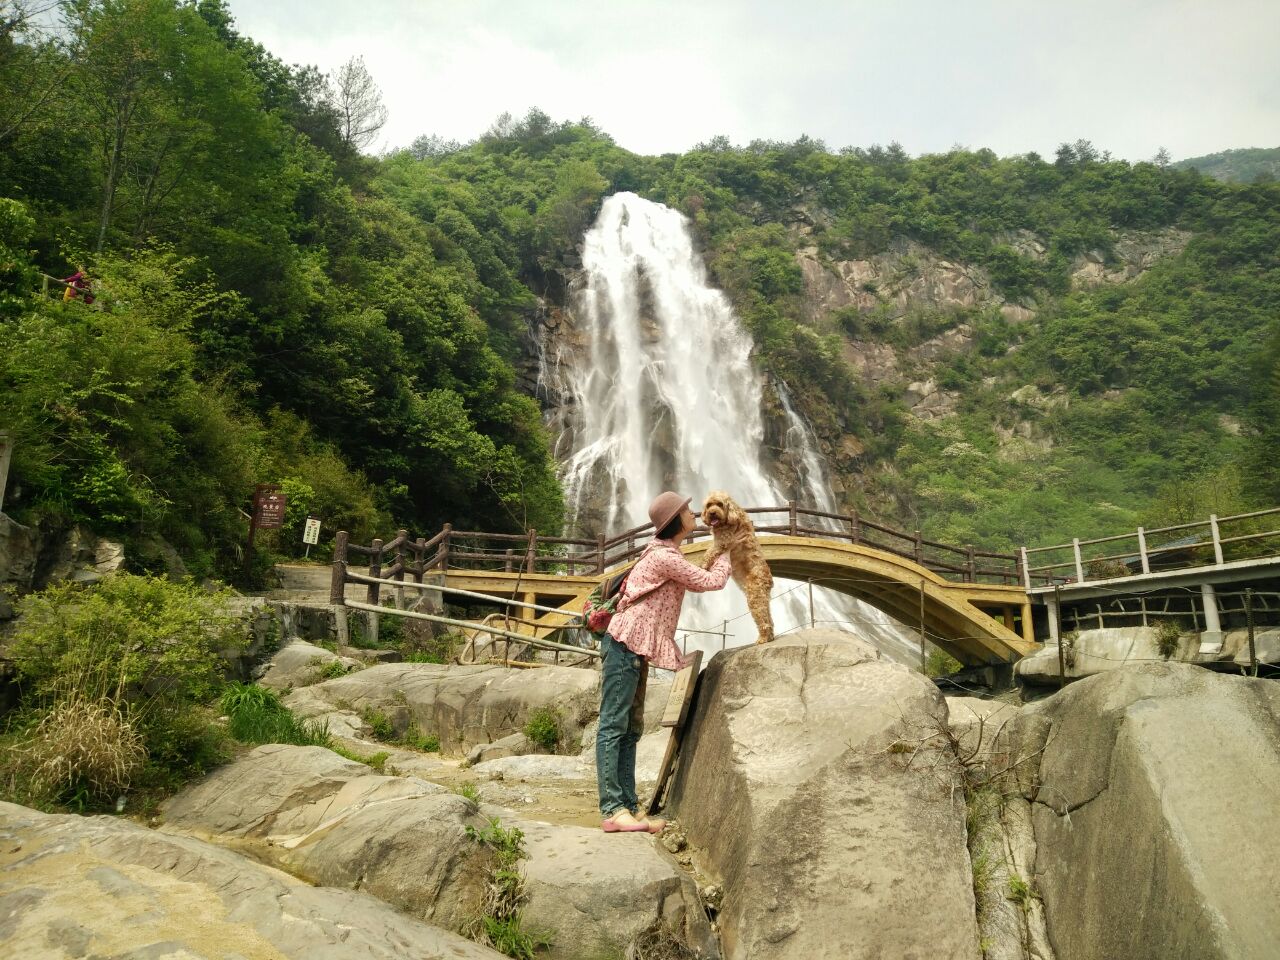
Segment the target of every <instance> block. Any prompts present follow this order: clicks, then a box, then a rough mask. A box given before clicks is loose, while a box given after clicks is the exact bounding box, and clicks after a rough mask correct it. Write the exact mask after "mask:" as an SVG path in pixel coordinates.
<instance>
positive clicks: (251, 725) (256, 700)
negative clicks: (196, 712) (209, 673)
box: [220, 684, 332, 747]
mask: <svg viewBox="0 0 1280 960" xmlns="http://www.w3.org/2000/svg"><path fill="white" fill-rule="evenodd" d="M220 704H221V707H222V711H223V713H225V714H226V715H227V730H228V732H229V733H230V734H231V736H233V737H235V738H236V739H237V740H239V741H240V742H241V743H252V744H259V743H292V744H296V745H298V746H304V747H312V746H314V747H328V746H331V745H332V738H331V737H330V736H329V727H328V724H327V723H324V724H321V723H317V722H315V721H307V720H299V719H298V718H297V717H296V716H294V714H293V712H292V711H291V710H289V708H288V707H286V706H285V705H284V704H283V703H281V702H280V696H279V695H278V694H277V693H276V692H275V691H274V690H269V689H267V688H266V687H259V686H258V685H256V684H232V685H231V686H230V687H228V688H227V690H226V692H224V693H223V694H222V699H221V701H220Z"/></svg>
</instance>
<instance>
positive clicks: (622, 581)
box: [582, 543, 662, 634]
mask: <svg viewBox="0 0 1280 960" xmlns="http://www.w3.org/2000/svg"><path fill="white" fill-rule="evenodd" d="M652 548H653V544H652V543H651V544H649V546H647V547H645V548H644V551H643V552H642V553H641V554H640V557H639V558H638V559H637V560H636V562H635V563H634V564H632V565H631V567H630V568H629V569H627V570H624V571H622V572H621V573H615V574H614V575H613V576H612V577H606V578H605V579H604V580H602V581H600V583H599V585H598V586H597V587H596V588H595V589H594V590H592V591H591V593H589V594H588V595H587V599H586V602H585V603H583V605H582V613H583V616H584V618H585V620H586V623H587V629H588V630H590V631H591V632H592V633H597V634H599V633H604V632H605V631H606V630H608V629H609V622H610V621H611V620H612V619H613V615H614V614H615V613H617V612H618V604H619V603H620V602H621V601H622V595H623V594H624V593H625V592H626V587H627V577H628V576H630V574H631V571H632V570H634V569H635V568H636V567H638V566H639V565H640V561H641V560H643V559H644V557H645V554H647V553H648V552H649V551H650V550H651V549H652ZM660 586H662V584H660V583H655V584H654V585H653V586H652V587H650V588H649V589H648V590H646V591H645V592H644V593H642V594H640V595H639V596H635V597H632V598H631V602H632V603H634V602H635V601H637V600H639V599H640V597H642V596H644V595H645V594H648V593H652V592H653V591H654V590H656V589H657V588H658V587H660Z"/></svg>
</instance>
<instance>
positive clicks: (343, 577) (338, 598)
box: [329, 530, 351, 647]
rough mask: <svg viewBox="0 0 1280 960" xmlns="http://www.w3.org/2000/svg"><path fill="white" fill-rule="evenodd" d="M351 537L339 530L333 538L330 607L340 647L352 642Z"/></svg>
mask: <svg viewBox="0 0 1280 960" xmlns="http://www.w3.org/2000/svg"><path fill="white" fill-rule="evenodd" d="M349 538H350V535H349V534H348V533H347V531H345V530H339V531H338V534H337V536H335V537H334V538H333V579H332V580H330V581H329V605H330V606H331V607H333V625H334V630H335V631H336V632H337V634H338V645H339V646H343V647H345V646H347V645H348V644H349V643H350V640H351V632H350V627H349V625H348V623H347V541H348V540H349Z"/></svg>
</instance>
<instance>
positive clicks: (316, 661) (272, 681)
mask: <svg viewBox="0 0 1280 960" xmlns="http://www.w3.org/2000/svg"><path fill="white" fill-rule="evenodd" d="M335 665H336V666H335ZM361 666H363V664H362V663H361V662H360V661H359V660H354V659H350V658H343V657H339V656H338V655H337V654H336V653H333V652H332V651H329V650H326V649H325V648H324V647H317V646H316V645H315V644H314V643H307V642H306V641H305V640H294V641H292V642H290V643H286V644H285V645H284V646H283V647H281V648H280V649H279V650H277V651H276V652H275V654H274V655H273V656H272V657H271V659H270V660H268V661H267V662H266V664H264V665H263V668H262V674H261V676H259V677H258V683H260V684H262V686H264V687H270V688H271V689H272V690H282V691H288V690H293V689H294V688H295V687H307V686H310V685H311V684H313V683H319V682H320V681H321V680H323V679H324V678H325V677H326V676H328V675H329V674H330V671H333V672H346V671H348V670H352V669H359V668H360V667H361Z"/></svg>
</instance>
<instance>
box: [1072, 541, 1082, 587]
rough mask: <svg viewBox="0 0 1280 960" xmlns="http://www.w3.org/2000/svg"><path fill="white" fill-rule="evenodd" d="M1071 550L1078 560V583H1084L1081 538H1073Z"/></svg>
mask: <svg viewBox="0 0 1280 960" xmlns="http://www.w3.org/2000/svg"><path fill="white" fill-rule="evenodd" d="M1071 551H1072V555H1073V556H1074V557H1075V560H1076V583H1084V563H1083V562H1082V561H1081V559H1080V538H1079V537H1072V538H1071Z"/></svg>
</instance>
